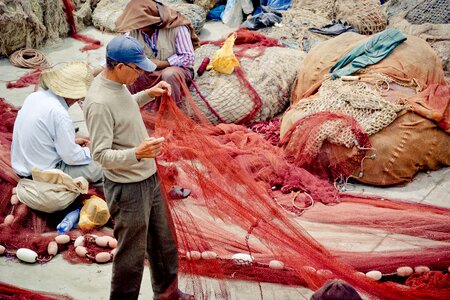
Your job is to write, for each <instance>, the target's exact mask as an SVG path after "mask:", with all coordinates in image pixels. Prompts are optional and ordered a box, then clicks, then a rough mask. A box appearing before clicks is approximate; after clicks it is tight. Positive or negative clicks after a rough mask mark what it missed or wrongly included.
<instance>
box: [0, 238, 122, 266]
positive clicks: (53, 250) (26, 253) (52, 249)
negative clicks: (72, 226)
mask: <svg viewBox="0 0 450 300" xmlns="http://www.w3.org/2000/svg"><path fill="white" fill-rule="evenodd" d="M90 238H93V240H94V241H95V244H96V245H97V246H99V247H103V248H105V247H109V248H111V249H112V250H111V251H104V252H99V253H97V254H96V255H95V257H94V260H95V261H96V262H97V263H106V262H109V261H110V260H112V258H113V257H114V255H115V253H116V247H117V240H116V239H115V238H113V237H110V236H94V235H91V236H90ZM69 242H70V236H68V235H66V234H62V235H58V236H56V237H55V240H54V241H51V242H50V243H48V246H47V253H48V255H50V256H51V257H54V256H55V255H56V254H58V244H61V245H63V244H67V243H69ZM74 247H75V253H76V254H77V255H78V256H80V257H87V255H88V250H87V248H86V247H85V237H84V236H82V235H81V236H79V237H77V238H76V239H75V242H74ZM5 252H6V248H5V247H4V246H3V245H0V255H3V254H5ZM16 256H17V258H18V259H20V260H21V261H23V262H26V263H30V264H32V263H35V262H37V261H39V258H38V257H39V255H38V254H37V253H36V252H35V251H33V250H31V249H28V248H19V249H18V250H17V251H16Z"/></svg>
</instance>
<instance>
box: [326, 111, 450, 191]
mask: <svg viewBox="0 0 450 300" xmlns="http://www.w3.org/2000/svg"><path fill="white" fill-rule="evenodd" d="M369 139H370V142H371V144H372V147H373V148H374V149H376V151H375V153H376V158H375V159H374V160H372V159H365V160H364V162H363V169H362V170H361V169H360V168H358V169H356V170H355V171H354V173H353V176H354V177H355V178H357V180H358V181H360V182H362V183H366V184H372V185H381V186H385V185H396V184H406V183H408V182H410V181H412V179H413V178H414V177H415V175H416V174H417V173H418V172H419V171H422V170H437V169H439V168H440V167H443V166H449V165H450V151H449V149H450V135H448V134H447V133H445V132H444V131H442V130H441V129H440V128H439V127H437V126H436V124H435V123H433V122H431V121H430V120H428V119H426V118H424V117H422V116H419V115H418V114H416V113H414V112H411V111H403V112H402V113H401V115H400V116H399V117H398V118H397V119H396V120H395V121H394V122H393V123H391V124H390V125H389V126H388V127H386V128H384V129H383V130H381V131H380V132H378V133H377V134H374V135H373V136H371V137H370V138H369ZM325 148H328V149H324V151H325V152H328V151H332V152H334V153H337V152H341V153H346V154H347V155H348V157H350V156H351V155H352V151H354V150H353V149H349V148H345V147H343V146H338V145H334V144H328V145H327V146H326V147H325ZM368 154H373V152H369V153H368ZM343 157H345V155H344V156H343ZM360 172H361V174H360ZM359 175H362V177H360V176H359Z"/></svg>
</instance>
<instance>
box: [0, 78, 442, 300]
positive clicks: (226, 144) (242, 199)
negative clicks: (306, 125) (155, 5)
mask: <svg viewBox="0 0 450 300" xmlns="http://www.w3.org/2000/svg"><path fill="white" fill-rule="evenodd" d="M183 89H184V93H185V95H187V101H188V102H189V104H190V106H191V107H192V109H193V113H194V115H195V117H194V119H190V118H188V117H186V116H185V114H184V113H183V112H182V111H181V110H180V109H179V108H178V107H177V106H176V104H175V103H174V102H172V101H171V100H170V99H168V98H163V99H162V101H161V105H160V107H159V110H158V112H157V113H154V112H148V111H145V110H144V111H143V112H142V115H143V119H144V121H145V124H146V126H147V128H148V129H149V133H150V134H152V135H157V136H164V137H165V139H166V142H165V144H164V151H163V155H162V156H161V157H159V158H158V159H157V165H158V171H159V175H160V177H161V182H162V188H163V191H165V192H164V193H163V194H164V195H166V201H167V203H168V204H169V206H170V208H171V212H172V218H173V220H174V223H175V228H176V232H177V236H178V248H179V253H180V268H181V271H182V272H184V273H186V274H188V276H187V280H188V281H189V282H190V289H191V290H192V291H194V292H195V294H196V295H197V297H198V298H199V299H207V298H208V292H207V291H206V289H207V287H206V286H205V282H204V281H202V280H201V279H199V277H198V276H196V275H205V276H210V277H214V278H217V279H245V280H252V281H257V282H260V281H267V282H275V283H282V284H286V285H299V284H301V285H305V286H307V287H309V288H311V289H317V288H319V287H320V286H321V285H322V284H323V283H324V282H325V281H326V280H327V279H329V278H340V279H343V280H345V281H347V282H348V283H349V284H351V285H353V286H354V287H355V288H356V289H358V291H360V292H361V293H364V294H367V295H369V296H371V297H377V298H381V299H447V298H448V296H449V294H450V289H449V287H448V286H449V285H448V284H441V282H446V280H447V281H448V276H446V273H445V274H444V273H442V272H441V277H440V278H439V279H436V280H434V281H433V282H437V281H439V282H440V284H432V285H427V284H426V282H427V280H423V282H425V284H421V285H420V288H415V287H414V285H412V286H411V288H409V289H406V288H405V286H403V285H398V284H397V283H395V282H378V281H374V280H373V279H370V278H368V277H365V276H361V275H360V273H357V271H363V272H366V271H370V270H380V271H382V272H383V273H384V274H391V273H393V272H395V271H396V269H397V268H398V267H401V266H411V267H415V266H418V265H426V266H429V267H430V268H432V269H434V270H443V269H445V268H447V267H448V265H449V264H450V251H449V250H450V246H449V245H448V244H447V243H444V242H447V241H449V239H450V230H449V229H450V228H449V225H448V224H450V222H449V221H450V210H448V209H444V208H437V207H433V206H426V205H419V204H414V203H406V202H401V201H393V200H382V199H377V198H370V199H369V198H361V197H350V196H346V195H343V194H341V193H339V192H338V191H337V190H336V189H335V188H334V186H333V185H332V184H331V183H329V182H328V181H325V180H322V179H319V178H318V177H316V176H315V175H313V174H311V173H310V172H308V171H306V170H305V169H303V168H301V167H299V166H298V165H296V164H293V163H291V162H290V160H289V159H286V157H285V154H286V153H285V152H284V150H283V149H282V148H280V147H278V146H276V145H273V144H271V143H270V142H268V141H266V140H265V139H264V138H262V137H261V136H260V135H259V134H258V133H256V132H254V131H251V130H249V129H248V128H247V127H244V126H240V125H234V124H219V125H217V126H212V125H210V124H209V123H208V122H207V120H206V119H205V118H204V117H203V116H202V115H201V113H200V112H199V111H198V110H197V109H196V107H195V105H194V103H193V101H192V99H190V97H189V91H188V88H187V87H186V86H183ZM5 107H7V106H5ZM6 111H7V114H11V113H14V110H10V111H8V110H6ZM1 114H2V118H1V119H0V120H1V121H0V123H2V124H3V123H4V122H5V121H4V120H5V119H6V118H4V117H3V115H4V114H5V109H2V110H1ZM194 120H195V121H194ZM4 130H6V132H2V133H1V134H0V135H1V136H5V138H2V139H1V140H0V141H1V146H2V156H1V157H2V158H3V159H4V158H6V160H7V158H9V155H10V154H9V151H10V150H9V147H10V136H11V128H10V127H8V125H6V126H5V127H4ZM355 132H357V133H358V131H355ZM357 136H358V141H359V142H361V145H365V144H366V143H365V139H364V135H363V134H359V133H358V135H357ZM8 137H9V138H8ZM4 164H5V168H2V169H1V171H0V178H1V183H0V185H1V186H0V188H1V189H2V193H0V195H1V196H0V209H1V211H2V213H1V215H0V223H2V224H1V225H0V245H4V246H5V247H6V249H7V255H13V254H14V251H15V250H16V249H17V248H19V247H27V248H31V249H33V250H35V251H36V252H37V253H38V254H39V255H40V257H42V259H43V260H45V258H46V257H47V256H48V254H47V245H48V244H49V241H50V240H52V239H53V237H54V236H55V235H56V234H55V233H54V230H55V227H56V223H57V222H55V219H58V220H61V219H62V217H63V216H64V213H61V215H59V218H57V216H58V214H52V215H48V214H41V213H37V212H35V211H31V210H30V209H27V208H26V207H25V206H24V205H23V204H19V205H17V204H16V205H11V203H10V201H9V200H10V196H11V193H12V192H11V189H12V188H13V186H14V184H13V183H14V182H16V181H17V178H16V177H15V175H14V174H13V173H12V171H11V168H10V166H9V164H8V162H6V161H5V162H4ZM174 184H176V185H179V186H182V187H184V188H188V189H190V190H191V195H190V196H189V197H188V198H185V199H171V198H169V197H168V196H167V192H168V191H169V190H170V189H171V188H172V186H173V185H174ZM8 214H12V215H13V218H14V219H13V222H12V223H8V224H6V223H5V222H4V221H5V217H6V216H7V215H8ZM306 221H308V222H314V223H315V224H321V223H322V224H323V226H325V225H326V224H325V223H328V224H338V225H339V227H336V230H338V231H340V230H342V232H346V231H347V230H350V231H351V230H355V231H354V232H359V233H361V232H364V230H367V231H371V232H373V231H375V232H377V233H378V234H386V233H399V234H403V235H408V236H414V237H422V238H426V239H428V240H430V241H431V242H432V243H431V244H430V243H425V244H420V245H416V246H415V247H414V248H408V249H404V250H402V251H401V252H400V251H380V252H371V251H363V252H352V251H342V249H333V248H329V247H328V248H327V247H325V246H324V245H322V244H321V243H319V242H318V241H317V240H315V239H314V238H312V237H311V236H310V234H309V233H308V231H307V230H306V229H305V228H306V227H305V222H306ZM354 225H357V226H359V227H358V228H357V229H355V227H354ZM46 232H51V234H50V235H44V233H46ZM79 234H80V233H79V232H77V231H74V232H72V233H71V237H72V242H73V239H75V237H76V236H77V235H79ZM93 234H96V235H97V236H102V235H106V234H107V233H105V232H101V231H98V232H93ZM86 237H87V236H85V238H86ZM94 239H95V236H94ZM72 242H70V243H69V244H68V245H67V244H66V245H59V251H60V252H64V253H65V254H64V255H65V257H68V258H69V260H70V261H73V262H78V261H80V260H79V259H77V258H76V255H77V254H76V253H75V252H74V250H73V245H72ZM84 245H85V246H86V247H87V248H89V249H88V251H90V252H89V254H88V255H87V256H86V257H87V258H89V257H91V259H86V260H84V261H92V259H93V257H95V256H96V255H98V253H99V252H100V251H103V252H105V250H104V249H103V248H97V246H96V245H93V243H92V239H91V240H86V241H85V243H84ZM91 245H92V247H91ZM97 245H98V244H97ZM108 251H109V250H108ZM208 251H209V252H208ZM237 253H241V254H247V255H249V256H251V257H253V259H246V258H245V256H242V255H241V256H239V257H238V258H236V259H232V257H233V255H234V254H237ZM106 255H108V254H106ZM249 256H248V257H249ZM71 257H72V258H71ZM248 257H247V258H248ZM106 258H108V257H106ZM94 259H95V258H94ZM275 260H277V261H279V262H282V264H280V263H277V262H274V261H275ZM81 261H83V260H81ZM433 276H436V275H433ZM430 282H431V281H430ZM220 289H221V291H217V293H218V294H221V295H222V296H223V298H224V299H227V298H229V295H230V294H229V293H227V287H226V282H223V283H222V284H221V285H220Z"/></svg>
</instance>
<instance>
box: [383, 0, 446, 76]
mask: <svg viewBox="0 0 450 300" xmlns="http://www.w3.org/2000/svg"><path fill="white" fill-rule="evenodd" d="M385 6H386V11H387V15H388V17H389V27H393V28H397V29H399V30H401V31H402V32H403V33H405V34H410V35H415V36H418V37H420V38H422V39H424V40H426V41H427V42H428V43H429V44H430V45H431V47H432V48H433V49H434V51H436V53H437V55H438V56H439V58H440V59H441V60H442V65H443V67H444V70H445V71H447V72H449V71H450V51H449V49H450V24H449V23H450V15H449V13H448V12H449V10H450V3H449V1H447V0H431V1H424V0H413V1H398V0H392V1H389V2H387V3H386V4H385Z"/></svg>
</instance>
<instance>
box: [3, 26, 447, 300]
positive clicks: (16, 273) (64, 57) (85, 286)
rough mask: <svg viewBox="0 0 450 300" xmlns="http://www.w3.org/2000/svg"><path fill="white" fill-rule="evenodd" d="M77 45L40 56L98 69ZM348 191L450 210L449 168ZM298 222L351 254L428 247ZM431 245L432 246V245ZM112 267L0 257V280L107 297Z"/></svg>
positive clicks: (213, 29) (216, 285)
mask: <svg viewBox="0 0 450 300" xmlns="http://www.w3.org/2000/svg"><path fill="white" fill-rule="evenodd" d="M231 30H232V29H230V28H228V27H226V26H224V25H222V24H221V23H207V24H206V25H205V28H204V29H203V32H202V34H201V38H202V39H204V40H207V39H217V38H219V37H223V36H224V35H226V34H227V33H228V32H230V31H231ZM82 33H84V34H88V35H90V36H92V37H95V38H98V39H100V40H102V41H103V42H104V43H105V44H106V43H107V41H109V40H110V39H111V38H112V37H113V35H111V34H105V33H101V32H99V31H98V30H95V29H94V28H89V29H87V30H86V31H84V32H82ZM82 46H83V44H82V43H80V42H78V41H75V40H72V39H65V40H64V41H63V44H62V45H59V46H57V47H53V48H45V49H44V52H45V54H46V55H47V56H48V57H49V59H50V61H51V62H52V63H53V64H55V63H59V62H66V61H70V60H82V61H87V62H89V63H91V64H92V65H94V66H95V65H99V64H100V62H101V61H102V59H103V56H104V52H105V49H104V47H102V48H101V49H98V50H95V51H90V52H88V53H82V52H80V51H78V49H79V48H81V47H82ZM24 72H25V71H24V70H22V69H18V68H15V67H12V66H11V65H10V64H9V62H8V60H6V59H0V81H6V80H12V79H16V78H18V77H19V76H20V75H21V74H23V73H24ZM32 91H33V87H28V88H23V89H12V90H8V89H6V88H5V85H4V84H3V83H1V84H0V97H3V98H5V99H6V100H7V101H8V102H9V103H11V104H13V105H15V106H18V107H19V106H21V104H22V103H23V100H24V99H25V97H26V96H27V95H28V94H29V93H31V92H32ZM70 112H71V116H72V118H73V120H74V123H75V124H76V126H79V127H80V129H81V131H82V132H85V130H86V129H85V126H84V123H83V117H82V113H81V110H80V108H79V107H77V106H74V107H72V108H71V110H70ZM353 193H361V194H364V195H378V196H382V197H387V198H392V199H404V200H409V201H414V202H420V203H427V204H433V205H438V206H443V207H449V208H450V199H449V195H450V168H445V169H442V170H439V171H436V172H431V173H429V174H426V173H423V174H420V175H419V176H418V177H417V178H416V179H415V180H414V181H413V182H412V183H410V184H408V185H406V186H403V187H391V188H376V187H370V186H365V185H356V186H355V188H354V191H353ZM299 221H300V222H301V224H302V225H303V226H304V227H305V228H306V229H307V230H308V232H309V233H310V234H311V235H312V236H313V237H314V238H316V239H317V240H319V241H321V242H322V243H324V244H325V245H326V246H328V247H331V248H335V249H342V250H344V249H348V250H352V251H381V250H394V249H395V250H400V249H405V248H413V247H415V246H416V245H423V244H430V241H428V240H425V239H417V238H411V237H408V236H404V235H399V234H386V233H383V232H378V231H368V230H366V229H359V228H349V230H348V232H344V233H343V232H341V231H342V230H338V229H337V227H335V226H333V225H324V224H315V223H310V222H303V221H301V220H299ZM433 244H434V243H433ZM110 276H111V264H106V265H96V264H93V265H82V264H78V265H71V264H69V263H68V262H66V261H65V260H63V259H62V258H61V256H57V257H56V258H55V259H53V260H52V261H51V262H49V263H47V264H44V265H38V264H35V265H29V264H24V263H20V262H17V261H16V260H11V259H6V258H4V257H2V258H0V281H3V282H7V283H10V284H13V285H17V286H20V287H24V288H28V289H33V290H41V291H48V292H55V293H61V294H67V295H70V296H72V297H74V298H75V299H95V300H98V299H108V295H109V280H110ZM188 282H189V281H187V280H186V278H185V277H184V276H183V275H182V277H181V285H180V286H181V287H182V288H185V289H186V290H188V291H189V290H190V287H189V286H187V283H188ZM199 282H200V283H201V284H202V286H203V287H204V288H203V290H205V291H208V299H221V297H220V296H217V295H216V294H217V291H219V290H220V287H223V286H224V285H226V287H227V288H228V290H229V291H230V293H231V294H230V295H229V299H249V300H251V299H261V295H263V298H264V299H309V297H310V295H311V293H312V292H311V291H310V290H308V289H305V288H301V287H298V288H294V287H285V286H281V285H276V284H261V285H258V284H256V283H251V282H245V281H227V282H218V281H217V280H212V279H209V278H199ZM151 298H152V292H151V285H150V275H149V272H148V269H146V270H145V274H144V278H143V284H142V288H141V297H140V299H151Z"/></svg>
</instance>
